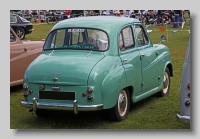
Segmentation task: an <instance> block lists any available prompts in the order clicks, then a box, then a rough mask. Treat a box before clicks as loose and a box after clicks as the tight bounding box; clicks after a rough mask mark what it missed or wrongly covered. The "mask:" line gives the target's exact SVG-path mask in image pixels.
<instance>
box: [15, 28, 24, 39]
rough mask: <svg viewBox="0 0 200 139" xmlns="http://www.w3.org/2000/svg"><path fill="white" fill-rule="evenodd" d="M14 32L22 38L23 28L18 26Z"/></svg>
mask: <svg viewBox="0 0 200 139" xmlns="http://www.w3.org/2000/svg"><path fill="white" fill-rule="evenodd" d="M16 34H17V36H18V37H19V38H20V39H21V40H23V39H24V37H25V30H24V29H23V28H21V27H19V28H17V29H16Z"/></svg>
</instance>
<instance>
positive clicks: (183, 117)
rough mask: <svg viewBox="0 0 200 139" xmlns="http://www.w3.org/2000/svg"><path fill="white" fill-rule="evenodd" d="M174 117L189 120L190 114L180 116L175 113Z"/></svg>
mask: <svg viewBox="0 0 200 139" xmlns="http://www.w3.org/2000/svg"><path fill="white" fill-rule="evenodd" d="M176 117H177V118H179V119H184V120H190V116H185V115H183V116H181V115H179V114H176Z"/></svg>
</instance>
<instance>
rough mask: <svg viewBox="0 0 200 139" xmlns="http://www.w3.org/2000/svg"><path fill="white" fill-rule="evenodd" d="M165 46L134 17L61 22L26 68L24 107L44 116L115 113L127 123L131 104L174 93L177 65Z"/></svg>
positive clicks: (103, 17)
mask: <svg viewBox="0 0 200 139" xmlns="http://www.w3.org/2000/svg"><path fill="white" fill-rule="evenodd" d="M160 42H161V41H160ZM160 42H159V43H158V44H154V45H153V44H152V42H151V40H150V38H149V36H148V34H147V32H146V30H145V28H144V27H143V25H142V23H141V22H140V21H138V20H136V19H134V18H126V17H111V16H109V17H107V16H92V17H79V18H73V19H70V20H63V21H60V22H58V23H57V24H56V25H55V26H54V27H53V28H52V29H51V31H50V33H49V35H48V37H47V39H46V41H45V44H44V48H43V51H42V54H41V55H40V56H38V57H37V58H36V60H34V62H32V63H31V64H30V65H29V67H28V68H27V69H26V72H25V75H24V84H23V89H24V100H21V102H20V104H21V106H23V107H26V108H30V111H34V112H35V113H36V115H37V116H38V117H42V116H47V115H48V114H51V113H52V112H54V111H57V110H58V111H74V113H75V114H77V113H78V112H79V111H96V110H103V109H109V111H110V115H111V116H112V117H113V119H115V120H116V121H121V120H124V119H125V118H126V117H127V115H128V113H129V108H130V104H131V103H136V102H138V101H140V100H142V99H144V98H147V97H149V96H151V95H153V94H156V93H159V95H161V96H165V95H167V94H168V93H169V89H170V77H171V76H173V67H172V61H171V56H170V52H169V49H168V47H166V46H165V45H163V44H161V43H160Z"/></svg>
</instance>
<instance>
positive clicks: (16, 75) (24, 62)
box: [10, 27, 44, 86]
mask: <svg viewBox="0 0 200 139" xmlns="http://www.w3.org/2000/svg"><path fill="white" fill-rule="evenodd" d="M43 45H44V41H22V40H20V39H19V37H18V36H17V34H16V33H15V32H14V30H13V29H12V28H11V27H10V86H15V85H19V84H23V79H24V72H25V70H26V68H27V67H28V65H29V64H30V63H31V62H32V61H33V60H34V59H35V58H36V57H37V56H39V55H40V54H41V52H42V48H43Z"/></svg>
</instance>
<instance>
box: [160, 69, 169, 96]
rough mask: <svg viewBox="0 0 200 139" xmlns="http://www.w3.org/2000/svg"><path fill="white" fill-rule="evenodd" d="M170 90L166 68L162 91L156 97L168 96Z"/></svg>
mask: <svg viewBox="0 0 200 139" xmlns="http://www.w3.org/2000/svg"><path fill="white" fill-rule="evenodd" d="M169 89H170V72H169V69H168V68H167V67H166V69H165V72H164V78H163V87H162V90H161V91H160V92H159V93H158V96H160V97H163V96H166V95H168V94H169Z"/></svg>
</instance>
